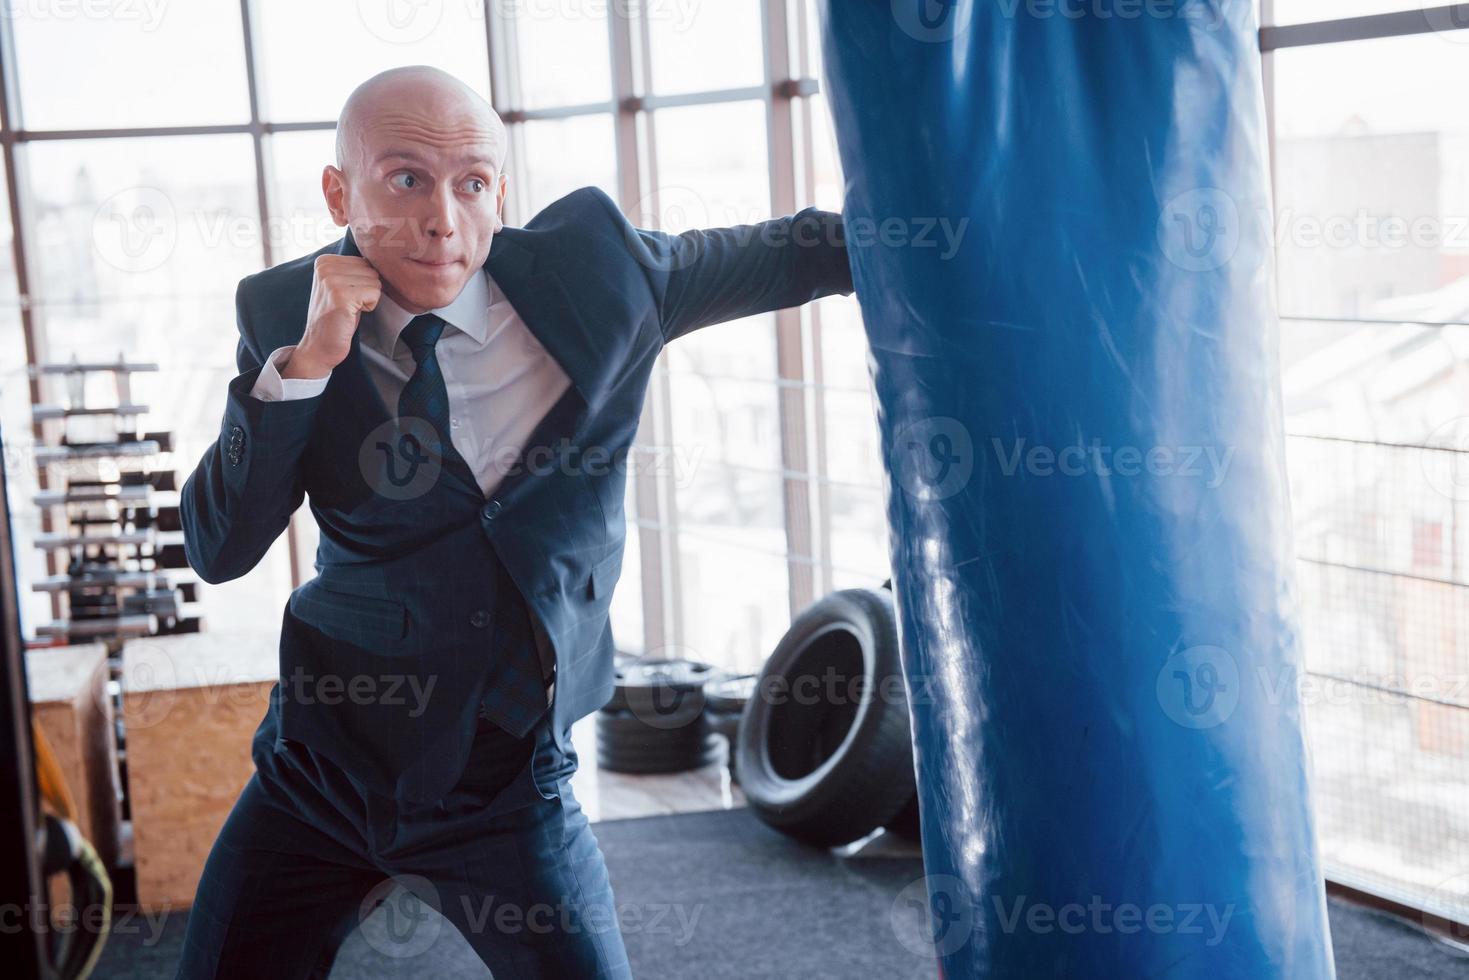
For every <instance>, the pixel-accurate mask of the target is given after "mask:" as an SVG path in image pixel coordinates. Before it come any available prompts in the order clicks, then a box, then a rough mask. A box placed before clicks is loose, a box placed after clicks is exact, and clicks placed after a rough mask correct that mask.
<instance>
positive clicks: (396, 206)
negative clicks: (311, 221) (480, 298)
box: [321, 65, 508, 314]
mask: <svg viewBox="0 0 1469 980" xmlns="http://www.w3.org/2000/svg"><path fill="white" fill-rule="evenodd" d="M507 149H508V146H507V142H506V137H505V125H504V123H502V122H501V121H500V117H499V115H497V114H496V112H495V110H494V109H493V108H491V107H490V105H489V103H488V102H486V101H485V100H484V99H483V98H481V97H480V96H479V95H478V94H477V93H476V92H474V90H472V89H470V88H469V87H468V86H466V85H465V84H464V83H463V82H461V81H459V80H458V79H456V78H454V76H452V75H450V74H448V73H447V72H444V71H440V70H439V69H437V68H431V67H429V66H427V65H414V66H411V67H407V68H393V69H389V70H388V71H384V72H380V73H379V74H376V75H374V76H372V77H371V78H369V79H368V80H367V81H365V82H363V83H362V84H361V85H359V86H357V88H356V89H354V90H353V92H352V94H351V95H350V96H348V97H347V102H346V105H344V106H343V107H342V114H341V116H340V117H338V119H337V163H336V166H334V167H333V166H330V165H328V166H327V167H326V168H325V170H323V171H322V175H321V187H322V191H323V193H324V194H325V195H326V203H327V207H328V209H330V211H331V214H332V218H333V220H335V221H336V223H337V224H339V225H349V226H350V227H351V229H352V236H353V238H354V239H355V241H356V242H357V247H358V249H359V250H360V251H361V252H362V256H363V258H365V259H367V261H369V262H371V263H372V265H373V267H374V268H375V269H377V271H378V274H379V275H380V276H382V279H383V291H384V292H385V293H387V294H388V296H389V297H391V298H392V300H393V301H394V302H396V303H397V304H398V305H400V306H402V307H403V308H404V309H405V310H408V311H409V312H411V313H415V314H416V313H422V312H424V311H425V310H432V309H436V308H438V307H440V306H445V305H447V304H448V303H449V302H450V301H451V300H453V299H454V297H455V296H457V295H459V291H460V290H461V289H463V288H464V284H465V283H466V282H468V281H469V277H470V276H471V275H473V274H474V273H475V272H477V271H478V270H479V269H480V267H481V266H483V265H484V262H485V259H486V258H487V257H488V256H489V253H490V240H491V238H492V237H493V236H494V233H495V232H496V231H498V230H499V229H500V227H501V218H500V215H501V212H502V210H503V208H504V205H505V189H506V183H507V182H506V179H505V175H504V174H503V172H502V171H503V169H504V164H505V154H506V150H507Z"/></svg>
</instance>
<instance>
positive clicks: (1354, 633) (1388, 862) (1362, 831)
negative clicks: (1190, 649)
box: [1262, 0, 1469, 922]
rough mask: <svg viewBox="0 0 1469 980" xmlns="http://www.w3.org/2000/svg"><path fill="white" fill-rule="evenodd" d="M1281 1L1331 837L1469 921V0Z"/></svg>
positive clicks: (1294, 439)
mask: <svg viewBox="0 0 1469 980" xmlns="http://www.w3.org/2000/svg"><path fill="white" fill-rule="evenodd" d="M1271 6H1272V5H1271V4H1269V3H1267V4H1266V11H1265V13H1266V18H1267V24H1270V25H1280V26H1267V28H1266V29H1265V30H1264V31H1263V32H1262V41H1263V44H1262V46H1263V47H1264V48H1265V50H1266V54H1265V59H1266V61H1265V64H1266V70H1267V79H1268V81H1269V90H1270V95H1271V101H1270V105H1271V110H1272V112H1271V115H1272V118H1273V122H1274V132H1273V134H1272V135H1273V140H1272V142H1273V146H1274V160H1273V165H1274V173H1275V199H1276V215H1275V220H1276V228H1275V231H1276V241H1277V243H1278V269H1279V295H1280V309H1281V313H1282V316H1283V321H1282V328H1281V331H1282V336H1281V353H1282V362H1283V385H1284V391H1285V405H1286V412H1287V430H1288V432H1289V433H1290V439H1289V440H1288V451H1289V464H1290V476H1291V487H1292V496H1293V504H1294V518H1295V525H1296V540H1297V553H1298V556H1299V562H1298V576H1297V579H1298V582H1299V586H1300V595H1301V608H1302V616H1303V627H1304V629H1303V642H1304V645H1305V655H1306V664H1307V671H1308V673H1307V675H1306V677H1305V678H1304V679H1303V686H1302V690H1303V693H1304V694H1305V701H1306V711H1307V720H1308V723H1309V728H1310V735H1311V742H1312V753H1313V762H1314V784H1313V790H1314V795H1315V799H1316V809H1317V814H1318V821H1317V829H1318V834H1319V836H1320V839H1321V845H1322V851H1323V854H1324V858H1325V861H1326V864H1327V869H1328V874H1329V875H1330V877H1332V878H1333V879H1334V880H1337V881H1340V882H1343V883H1345V884H1348V885H1352V886H1355V887H1358V888H1361V889H1363V890H1365V891H1369V892H1372V893H1375V894H1379V895H1383V896H1386V897H1388V898H1392V899H1396V900H1398V901H1401V902H1403V903H1404V904H1407V905H1411V906H1414V907H1419V908H1425V909H1428V910H1429V911H1431V912H1432V913H1434V914H1436V915H1439V916H1443V917H1445V918H1452V919H1454V920H1456V921H1460V922H1465V921H1469V479H1466V473H1469V452H1466V451H1469V424H1466V417H1469V386H1466V381H1469V360H1466V359H1469V116H1466V115H1465V113H1464V112H1463V108H1462V101H1463V99H1462V93H1463V91H1464V90H1465V88H1466V83H1469V30H1465V29H1463V28H1469V5H1465V4H1460V5H1459V6H1458V8H1457V9H1448V8H1436V7H1434V6H1433V5H1432V4H1428V5H1426V6H1427V8H1428V9H1426V10H1425V9H1424V6H1425V5H1420V4H1415V3H1412V2H1410V0H1354V2H1344V0H1275V2H1274V4H1273V8H1274V9H1273V13H1272V11H1271ZM1328 18H1333V19H1329V20H1328Z"/></svg>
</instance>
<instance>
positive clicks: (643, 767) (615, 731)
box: [596, 659, 725, 773]
mask: <svg viewBox="0 0 1469 980" xmlns="http://www.w3.org/2000/svg"><path fill="white" fill-rule="evenodd" d="M716 674H717V672H716V671H715V670H714V668H713V667H712V666H710V665H709V664H705V663H699V662H698V661H694V660H674V659H666V660H637V661H635V662H631V663H626V664H623V665H621V666H619V667H618V668H617V687H616V689H615V690H614V691H613V694H612V700H610V701H608V702H607V705H606V706H605V707H604V708H602V710H601V711H599V712H597V722H596V724H597V765H598V766H599V767H600V768H602V769H606V770H608V771H610V772H627V773H672V772H685V771H687V770H689V769H698V768H700V767H701V766H706V765H709V764H710V763H712V762H714V761H716V760H718V758H719V754H720V753H721V752H723V751H724V750H725V747H724V740H723V739H722V738H721V737H720V736H719V735H717V734H715V733H713V732H711V731H710V730H709V725H708V721H707V719H706V718H705V716H704V703H705V701H704V684H705V682H706V681H708V680H709V679H710V678H711V677H714V676H716Z"/></svg>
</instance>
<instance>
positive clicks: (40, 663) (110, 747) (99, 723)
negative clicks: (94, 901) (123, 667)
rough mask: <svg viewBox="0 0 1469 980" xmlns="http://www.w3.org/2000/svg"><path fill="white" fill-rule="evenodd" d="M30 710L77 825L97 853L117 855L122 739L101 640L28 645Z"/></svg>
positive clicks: (112, 861)
mask: <svg viewBox="0 0 1469 980" xmlns="http://www.w3.org/2000/svg"><path fill="white" fill-rule="evenodd" d="M25 658H26V684H27V687H28V688H29V692H30V699H31V712H32V714H33V716H34V717H35V720H36V724H37V726H38V727H39V728H40V730H41V733H42V734H43V735H44V736H45V738H46V741H47V742H48V743H49V744H50V746H51V751H52V753H53V754H54V755H55V756H56V762H57V764H58V765H59V766H60V767H61V775H62V778H63V779H65V780H66V786H67V789H68V790H70V791H71V796H72V800H73V801H74V802H75V803H76V807H77V825H78V829H79V830H80V831H81V832H82V836H83V837H86V838H87V839H88V840H89V841H91V842H92V846H93V847H94V848H96V850H97V854H98V856H100V857H101V858H102V860H103V861H104V862H106V864H107V866H108V867H114V866H116V863H117V855H118V820H119V812H120V811H119V807H118V791H117V787H118V781H117V741H116V738H115V737H114V733H113V717H114V716H113V713H112V699H111V698H110V697H108V694H107V648H106V647H104V646H103V645H102V644H100V643H84V644H78V645H75V646H64V647H38V648H35V649H31V650H27V651H26V655H25Z"/></svg>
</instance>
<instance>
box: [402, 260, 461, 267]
mask: <svg viewBox="0 0 1469 980" xmlns="http://www.w3.org/2000/svg"><path fill="white" fill-rule="evenodd" d="M408 261H410V262H417V263H418V264H419V265H426V266H428V267H429V268H431V269H442V268H444V267H446V266H451V265H457V264H458V262H459V260H458V259H409V260H408Z"/></svg>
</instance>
